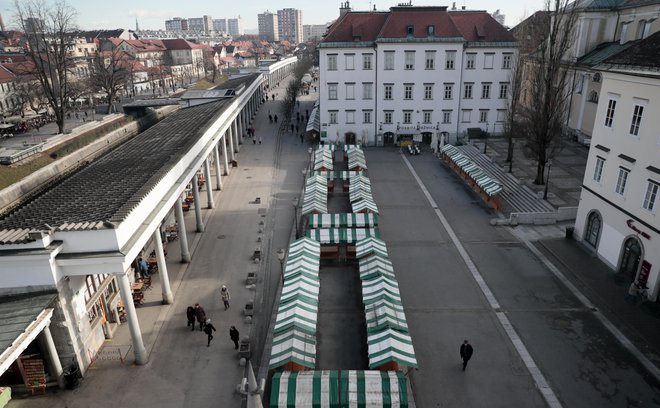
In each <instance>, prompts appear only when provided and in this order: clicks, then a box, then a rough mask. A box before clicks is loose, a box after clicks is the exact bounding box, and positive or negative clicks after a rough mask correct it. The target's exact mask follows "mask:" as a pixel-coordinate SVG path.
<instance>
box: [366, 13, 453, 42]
mask: <svg viewBox="0 0 660 408" xmlns="http://www.w3.org/2000/svg"><path fill="white" fill-rule="evenodd" d="M408 26H413V37H415V38H426V37H428V32H427V27H428V26H433V28H434V33H435V34H434V35H435V36H436V37H461V32H460V31H459V29H458V28H457V27H456V26H455V25H454V22H453V21H452V20H451V18H450V16H449V13H447V7H392V8H391V12H390V15H389V17H388V18H387V21H386V22H385V25H383V29H382V30H381V32H380V34H379V35H378V37H379V38H406V37H407V36H408V31H407V27H408Z"/></svg>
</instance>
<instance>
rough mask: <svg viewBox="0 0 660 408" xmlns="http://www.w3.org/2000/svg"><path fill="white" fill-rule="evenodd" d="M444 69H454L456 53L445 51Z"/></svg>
mask: <svg viewBox="0 0 660 408" xmlns="http://www.w3.org/2000/svg"><path fill="white" fill-rule="evenodd" d="M445 58H446V60H445V69H454V62H455V61H456V51H445Z"/></svg>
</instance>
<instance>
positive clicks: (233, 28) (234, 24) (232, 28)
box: [227, 16, 243, 37]
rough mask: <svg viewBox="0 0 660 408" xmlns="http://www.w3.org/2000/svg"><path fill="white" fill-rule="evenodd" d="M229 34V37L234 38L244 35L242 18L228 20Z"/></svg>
mask: <svg viewBox="0 0 660 408" xmlns="http://www.w3.org/2000/svg"><path fill="white" fill-rule="evenodd" d="M227 32H229V35H231V36H232V37H238V36H241V35H243V22H242V20H241V16H238V17H237V18H228V19H227Z"/></svg>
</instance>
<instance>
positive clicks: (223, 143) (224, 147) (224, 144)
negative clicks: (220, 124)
mask: <svg viewBox="0 0 660 408" xmlns="http://www.w3.org/2000/svg"><path fill="white" fill-rule="evenodd" d="M227 137H229V132H225V134H224V136H222V139H220V143H221V146H222V157H223V159H222V160H223V161H224V164H223V167H224V169H225V172H224V175H225V176H228V175H229V162H228V158H227ZM229 141H230V142H231V138H230V139H229ZM231 155H232V158H233V156H234V152H233V151H232V152H231Z"/></svg>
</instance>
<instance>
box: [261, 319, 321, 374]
mask: <svg viewBox="0 0 660 408" xmlns="http://www.w3.org/2000/svg"><path fill="white" fill-rule="evenodd" d="M287 363H296V364H300V365H302V366H304V367H307V368H314V366H315V365H316V336H312V335H309V334H307V333H305V332H302V331H300V330H297V329H295V328H291V329H290V330H287V331H284V332H281V333H277V334H275V335H274V336H273V347H272V348H271V353H270V363H269V368H270V369H273V368H277V367H281V366H283V365H285V364H287Z"/></svg>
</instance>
